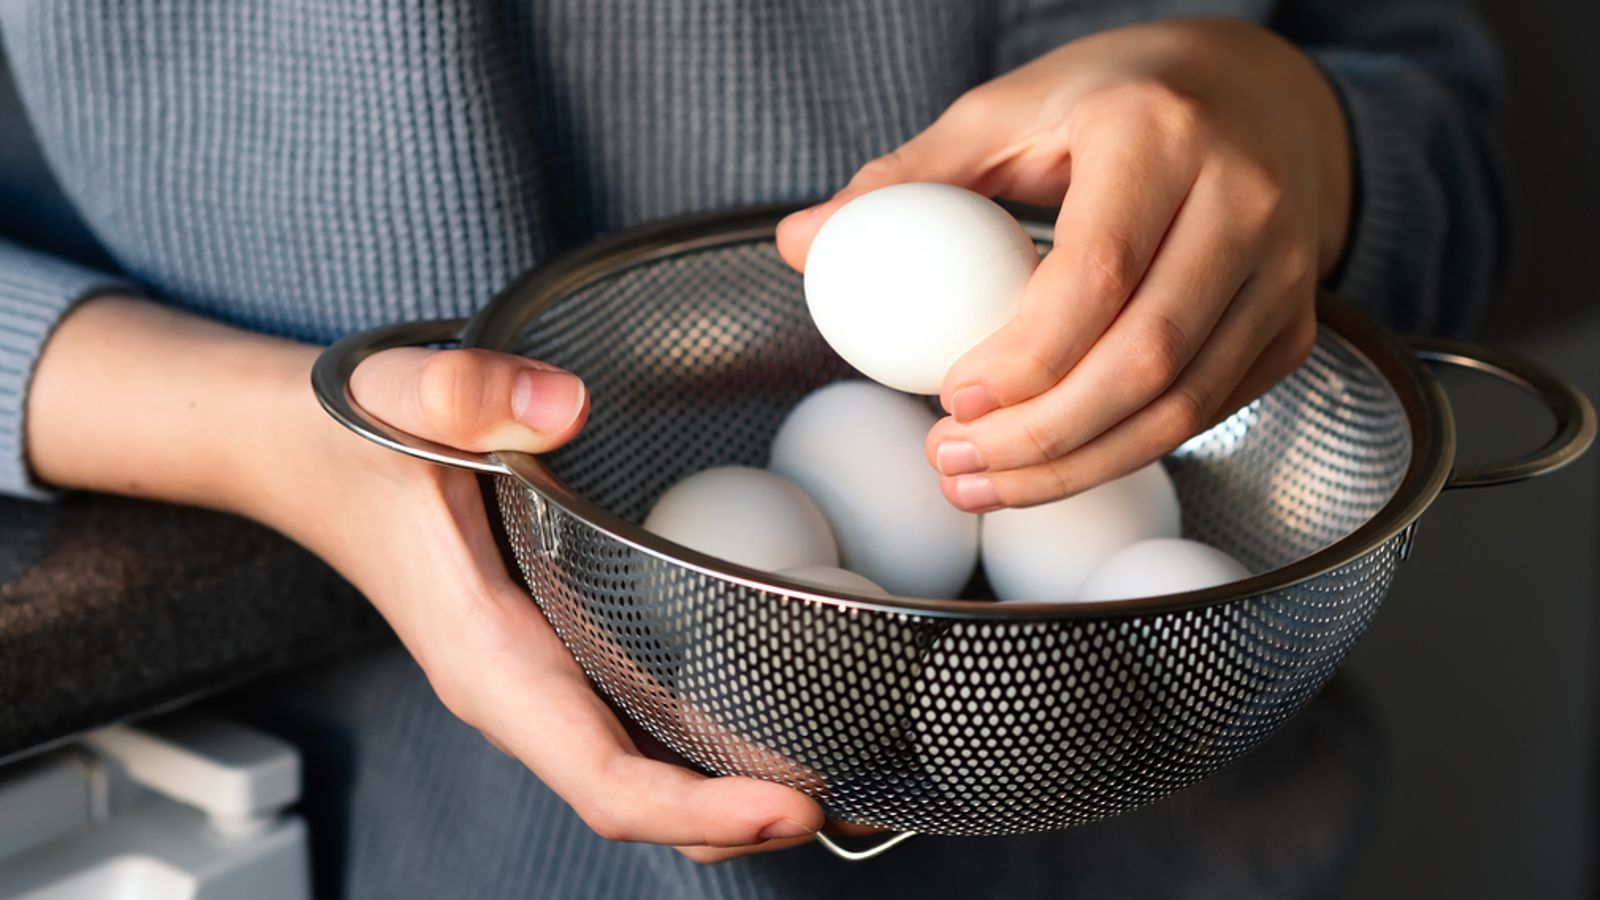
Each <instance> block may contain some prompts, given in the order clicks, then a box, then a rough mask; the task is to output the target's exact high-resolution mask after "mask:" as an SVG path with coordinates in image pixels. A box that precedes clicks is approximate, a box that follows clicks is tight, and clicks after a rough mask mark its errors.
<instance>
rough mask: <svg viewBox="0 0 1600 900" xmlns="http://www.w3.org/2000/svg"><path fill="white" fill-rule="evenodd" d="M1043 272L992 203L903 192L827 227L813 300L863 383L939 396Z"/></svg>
mask: <svg viewBox="0 0 1600 900" xmlns="http://www.w3.org/2000/svg"><path fill="white" fill-rule="evenodd" d="M1038 264H1039V253H1038V251H1037V250H1036V249H1035V247H1034V243H1033V240H1032V239H1031V238H1029V237H1028V234H1027V232H1026V231H1024V230H1023V229H1022V226H1021V225H1019V224H1018V223H1017V220H1016V219H1013V218H1012V217H1011V214H1010V213H1008V212H1006V211H1005V210H1004V209H1001V208H1000V207H999V206H998V205H996V204H995V203H994V201H992V200H990V199H989V198H987V197H984V196H982V195H980V194H975V193H973V192H971V191H968V190H965V189H963V188H958V187H954V186H952V185H948V184H929V183H912V184H897V185H893V186H891V187H886V188H880V189H878V190H876V191H872V192H870V193H867V194H863V195H861V196H860V197H857V198H855V199H854V200H851V201H850V202H849V203H846V204H845V205H844V206H842V207H840V208H839V209H838V210H837V211H836V212H834V214H833V215H832V216H830V217H829V218H828V221H827V222H825V223H823V226H822V228H821V230H819V231H818V232H817V236H816V239H815V240H814V241H813V242H812V244H811V250H810V251H809V253H808V255H807V256H806V273H805V292H806V304H807V306H809V307H810V309H811V317H812V319H813V320H814V321H815V322H816V325H817V330H818V331H820V332H822V336H823V337H824V338H825V339H827V341H828V344H829V345H830V346H831V347H833V349H834V352H836V353H838V354H839V355H840V356H842V357H844V359H845V361H846V362H848V363H850V365H852V366H855V367H856V368H857V369H859V370H861V372H862V373H863V374H865V375H866V376H867V377H869V378H871V379H873V380H875V381H878V382H881V383H883V384H886V385H888V386H889V387H892V388H895V389H897V390H902V391H909V392H911V393H913V394H937V393H939V385H940V384H941V383H942V382H943V381H944V376H945V373H946V372H947V371H949V369H950V366H951V364H953V363H954V362H955V361H956V360H957V359H959V358H960V357H961V356H962V355H963V354H965V353H966V352H967V351H968V350H971V349H972V348H973V347H974V346H976V345H977V344H978V343H979V342H980V341H982V340H983V339H984V338H986V337H988V336H989V335H991V334H993V333H994V332H995V331H996V330H998V329H999V328H1000V326H1002V325H1004V324H1005V323H1006V322H1007V321H1009V320H1010V319H1011V318H1012V317H1013V316H1015V315H1016V312H1017V305H1018V303H1019V302H1020V301H1021V299H1022V287H1023V285H1024V284H1026V283H1027V281H1028V276H1030V275H1031V274H1033V270H1034V268H1035V267H1037V266H1038Z"/></svg>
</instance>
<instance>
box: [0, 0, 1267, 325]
mask: <svg viewBox="0 0 1600 900" xmlns="http://www.w3.org/2000/svg"><path fill="white" fill-rule="evenodd" d="M1267 5H1268V4H1267V2H1266V0H1232V2H1229V0H1222V2H1211V3H1205V2H1203V0H1202V2H1198V3H1192V4H1186V3H1184V2H1182V0H1169V2H1165V3H1150V2H1140V3H1131V2H1122V3H1097V2H1089V0H1077V2H1072V0H1067V2H1055V3H1049V2H1011V3H1006V4H1000V5H994V4H985V3H975V2H969V0H898V2H885V0H836V2H795V3H741V2H736V0H726V2H711V0H677V2H664V3H637V2H633V0H543V2H531V3H529V2H523V3H486V2H466V0H405V2H392V3H391V2H376V0H373V2H355V0H327V2H320V3H287V2H269V3H245V4H241V3H177V4H174V3H156V2H153V0H152V2H145V0H137V2H120V0H24V2H19V3H13V4H9V5H7V6H6V7H4V8H3V10H0V28H3V29H4V37H5V41H6V51H7V54H8V56H9V57H10V62H11V65H12V67H13V69H14V70H15V72H16V75H17V82H18V85H19V88H20V91H21V94H22V96H23V98H24V99H25V100H26V101H27V107H28V110H29V114H30V117H31V119H32V120H33V124H34V128H35V130H36V131H37V133H38V135H39V140H40V144H41V146H42V147H43V149H44V151H45V155H46V156H47V157H48V158H49V160H50V163H51V168H52V170H53V171H54V173H55V175H56V177H57V178H58V179H59V180H60V182H61V185H62V188H63V190H64V192H65V194H66V196H67V197H69V198H70V200H71V203H72V205H73V206H74V207H75V208H76V211H77V213H78V214H79V215H80V216H81V217H82V219H83V220H84V221H85V222H86V223H87V224H88V226H89V228H90V229H91V230H92V232H93V233H94V234H95V235H96V236H97V237H98V239H99V240H100V241H101V242H102V243H103V244H104V245H105V247H106V248H107V249H108V250H109V251H110V253H111V255H112V256H113V257H114V258H115V259H116V260H117V262H118V263H119V264H120V265H121V266H122V267H124V268H125V269H127V270H128V271H129V272H130V273H131V274H132V275H133V276H135V277H136V278H138V279H140V280H141V281H142V282H144V283H146V284H147V285H149V286H150V287H151V289H152V291H154V292H155V293H157V294H158V295H159V296H162V297H164V298H166V299H169V300H171V301H173V302H176V303H180V304H182V305H184V306H187V307H190V308H193V309H196V310H199V311H202V312H205V313H207V314H210V315H214V316H217V317H219V318H222V319H224V320H226V321H232V322H236V323H239V324H243V325H246V326H249V327H252V328H258V329H262V330H267V331H271V332H276V333H282V334H290V335H295V336H299V337H304V338H309V339H317V340H326V339H329V338H332V337H335V336H337V335H339V334H342V333H344V332H347V331H349V330H351V329H353V328H357V327H363V326H367V325H371V324H374V323H376V322H381V321H387V320H394V319H400V318H420V317H429V316H440V315H459V314H463V313H466V312H470V311H471V310H472V309H474V308H476V307H477V306H479V305H481V304H482V303H483V302H484V301H485V300H486V299H488V298H489V297H490V296H492V295H493V293H494V292H495V291H496V290H498V289H499V288H500V287H502V286H503V285H505V284H506V283H507V282H509V281H510V280H511V279H512V278H514V277H515V276H516V275H517V274H518V273H520V272H522V271H523V270H525V269H527V268H528V267H530V266H532V265H534V264H535V263H537V262H538V261H540V260H541V259H544V258H546V257H548V256H549V255H550V254H551V253H553V252H555V251H557V250H559V249H561V248H563V247H566V246H570V245H572V244H575V243H579V242H581V241H583V240H585V239H587V238H589V237H591V236H593V235H595V234H597V233H601V232H605V231H610V230H613V229H616V228H621V227H626V226H628V225H633V224H637V223H639V222H643V221H647V220H652V219H657V218H662V217H666V216H671V215H676V214H681V213H686V212H691V211H700V210H708V209H718V208H726V207H731V206H737V205H743V204H750V203H757V202H771V201H781V200H795V201H798V200H804V199H807V198H814V197H817V196H820V195H823V194H825V193H827V192H829V191H831V190H834V189H836V188H837V187H838V186H840V185H841V184H843V182H844V181H845V180H847V179H848V177H849V176H850V174H851V173H852V172H853V171H854V170H855V169H856V168H857V167H858V166H859V165H860V164H862V163H863V162H865V161H867V160H868V159H870V158H872V157H873V156H875V155H877V154H880V153H883V152H885V151H887V150H888V149H890V148H892V147H894V146H895V145H896V144H898V143H900V142H901V141H903V140H905V139H906V138H908V137H910V136H911V135H912V134H914V133H916V132H917V131H918V130H920V129H921V128H923V127H925V126H926V125H927V124H928V123H929V122H931V121H932V120H933V119H934V118H935V117H936V116H937V115H938V114H939V113H940V112H941V111H942V110H943V109H944V108H945V107H946V106H947V105H948V104H949V103H950V102H951V101H952V100H954V99H955V98H956V97H957V96H958V95H959V94H960V93H961V92H962V91H964V90H965V89H967V88H969V87H971V86H973V85H975V84H977V83H979V82H981V81H983V80H984V79H986V78H988V77H991V76H992V75H993V74H994V73H995V72H997V71H1001V70H1004V69H1005V68H1009V67H1010V66H1013V65H1016V64H1017V63H1019V62H1021V61H1022V60H1024V59H1027V58H1029V57H1031V56H1033V55H1036V54H1037V53H1038V52H1042V51H1043V50H1044V49H1047V48H1048V47H1050V46H1053V45H1055V44H1057V43H1060V42H1062V41H1063V40H1066V39H1070V38H1071V37H1074V36H1076V35H1078V34H1082V33H1087V32H1090V31H1094V30H1098V29H1101V28H1104V27H1107V26H1110V25H1115V24H1123V23H1125V22H1128V21H1133V20H1137V19H1141V18H1147V17H1149V16H1151V15H1153V14H1155V13H1157V12H1177V11H1185V7H1186V6H1196V7H1204V8H1206V9H1209V10H1212V11H1221V12H1232V13H1236V14H1248V15H1255V16H1260V15H1264V10H1265V8H1266V7H1267Z"/></svg>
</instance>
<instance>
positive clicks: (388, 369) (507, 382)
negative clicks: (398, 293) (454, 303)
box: [350, 347, 589, 453]
mask: <svg viewBox="0 0 1600 900" xmlns="http://www.w3.org/2000/svg"><path fill="white" fill-rule="evenodd" d="M350 393H351V395H352V396H353V397H354V398H355V401H356V402H357V403H358V404H360V405H361V406H362V408H364V409H366V410H367V411H368V412H370V413H372V414H373V415H374V416H377V417H378V418H380V419H382V420H383V421H385V422H387V423H388V424H390V425H392V426H394V427H395V428H398V429H400V430H402V431H407V432H410V433H411V434H414V435H416V436H418V437H421V438H426V439H428V440H430V441H434V442H436V443H440V444H445V445H447V446H450V447H455V448H457V449H461V450H472V451H477V452H488V451H494V450H519V451H522V452H524V453H544V452H546V451H548V450H554V449H555V448H556V447H559V446H561V445H562V444H564V443H566V442H567V441H569V440H571V439H572V438H573V436H574V435H576V434H577V433H578V429H580V428H582V427H583V422H584V420H585V419H586V418H588V415H589V392H588V391H587V390H585V389H584V386H583V382H582V381H581V380H579V378H578V376H576V375H574V374H572V373H571V372H568V371H566V370H564V369H558V368H556V367H555V366H551V365H547V364H545V363H541V362H537V361H535V360H531V359H524V358H522V357H520V356H512V355H510V354H506V353H493V352H490V351H488V350H425V349H422V348H417V347H401V348H397V349H394V350H385V351H383V352H381V353H374V354H373V355H372V356H370V357H368V358H367V359H365V360H363V361H362V363H361V365H359V366H357V367H356V370H355V372H354V373H352V375H351V376H350Z"/></svg>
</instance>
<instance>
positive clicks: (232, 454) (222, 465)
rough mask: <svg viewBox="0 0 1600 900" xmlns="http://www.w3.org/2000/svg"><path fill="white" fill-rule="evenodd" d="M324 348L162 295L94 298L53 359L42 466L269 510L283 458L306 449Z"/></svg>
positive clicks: (56, 473) (85, 480)
mask: <svg viewBox="0 0 1600 900" xmlns="http://www.w3.org/2000/svg"><path fill="white" fill-rule="evenodd" d="M316 352H317V351H316V348H314V347H310V346H306V345H303V344H296V343H293V342H290V341H285V340H280V339H276V338H270V337H265V336H262V335H257V334H253V333H250V332H246V331H241V330H238V329H235V328H230V327H227V326H225V325H221V324H218V323H215V322H210V321H207V320H205V319H201V318H199V317H196V316H192V315H188V314H185V313H182V312H179V311H176V310H172V309H168V308H166V307H163V306H160V305H158V304H155V303H151V302H149V301H144V300H137V299H132V298H127V297H113V296H107V297H101V298H97V299H93V300H90V301H88V302H86V303H84V304H83V305H82V306H81V307H79V308H78V309H76V310H74V311H73V312H72V313H71V314H69V315H68V316H67V318H66V319H65V320H63V321H62V323H61V324H60V326H59V327H58V328H57V329H56V331H55V334H54V335H53V336H52V337H51V339H50V341H49V343H48V344H46V346H45V350H44V353H43V355H42V356H41V357H40V360H39V363H38V369H37V371H36V374H35V375H34V379H33V384H32V388H31V390H30V392H29V396H28V404H27V420H26V422H27V435H26V436H27V452H28V459H29V463H30V464H31V466H32V468H33V471H34V474H35V475H36V476H37V477H38V478H39V479H40V480H42V481H44V482H47V483H49V484H53V485H57V486H60V487H66V488H80V489H85V490H94V491H106V492H113V493H119V494H129V495H133V496H138V497H149V498H153V499H159V500H168V501H173V502H177V503H188V504H194V505H200V506H209V507H213V508H217V509H223V510H227V511H230V512H236V513H241V514H246V515H252V516H255V517H257V518H267V517H269V515H268V513H267V506H268V504H267V501H268V500H270V497H269V496H268V495H269V494H270V493H271V492H274V491H277V490H281V481H282V476H280V475H279V474H278V469H279V468H280V467H279V465H278V464H279V463H281V462H282V461H283V460H284V459H285V458H286V457H291V456H298V455H299V454H300V453H302V452H304V451H303V448H302V447H300V446H296V444H298V443H299V442H301V441H303V436H302V433H301V432H300V431H299V430H298V429H297V428H295V427H289V426H288V425H287V424H286V423H290V422H301V421H305V420H306V416H307V412H308V407H310V406H314V404H311V403H309V399H310V390H309V387H308V383H307V375H308V373H309V371H310V367H311V363H312V360H313V359H314V358H315V356H316ZM309 411H313V412H314V410H309Z"/></svg>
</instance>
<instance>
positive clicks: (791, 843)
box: [673, 835, 816, 864]
mask: <svg viewBox="0 0 1600 900" xmlns="http://www.w3.org/2000/svg"><path fill="white" fill-rule="evenodd" d="M814 840H816V837H815V835H806V836H805V837H800V838H789V839H787V840H781V841H763V842H761V843H759V844H752V845H750V846H748V847H704V846H701V847H694V846H690V847H674V848H673V849H675V850H677V851H678V852H679V853H682V854H683V855H684V856H687V857H688V858H690V859H692V860H694V861H695V862H697V863H706V864H711V863H719V862H726V861H727V860H730V859H734V858H737V857H740V856H750V855H752V854H755V853H771V852H772V851H774V850H787V849H789V848H790V847H798V846H800V845H801V844H809V843H811V842H812V841H814Z"/></svg>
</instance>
